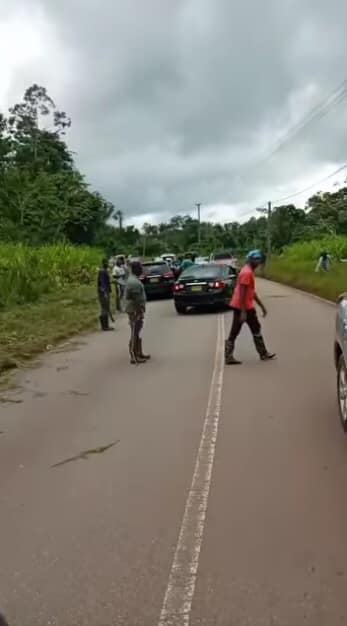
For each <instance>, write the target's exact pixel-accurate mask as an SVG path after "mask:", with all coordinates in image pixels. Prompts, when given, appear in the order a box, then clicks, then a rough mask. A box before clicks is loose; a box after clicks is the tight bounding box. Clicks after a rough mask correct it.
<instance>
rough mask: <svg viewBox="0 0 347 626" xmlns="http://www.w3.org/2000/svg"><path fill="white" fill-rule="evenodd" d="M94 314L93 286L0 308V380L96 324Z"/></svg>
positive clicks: (95, 304)
mask: <svg viewBox="0 0 347 626" xmlns="http://www.w3.org/2000/svg"><path fill="white" fill-rule="evenodd" d="M97 317H98V303H97V297H96V290H95V286H94V285H93V286H90V285H86V286H75V287H71V286H70V287H66V288H65V289H61V290H59V289H58V290H56V291H54V292H51V293H49V294H46V295H45V296H44V297H42V298H41V299H40V300H39V301H38V302H36V303H33V304H27V303H26V304H23V305H15V306H12V307H10V308H8V309H6V310H4V311H0V381H3V380H4V378H6V374H7V373H8V372H10V370H12V369H14V368H17V367H19V366H21V365H23V364H25V362H26V361H28V360H30V359H31V358H33V357H34V356H36V355H38V354H40V353H42V352H45V351H47V350H50V349H51V348H52V347H54V346H55V345H57V344H58V343H59V342H61V341H63V340H64V339H67V338H69V337H71V336H73V335H77V334H78V333H80V332H82V331H85V330H90V329H92V328H93V327H96V323H97Z"/></svg>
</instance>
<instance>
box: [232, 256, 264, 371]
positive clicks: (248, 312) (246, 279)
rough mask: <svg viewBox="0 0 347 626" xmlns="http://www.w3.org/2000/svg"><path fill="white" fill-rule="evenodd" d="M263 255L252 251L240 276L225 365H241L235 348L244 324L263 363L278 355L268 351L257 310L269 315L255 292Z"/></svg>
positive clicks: (234, 300)
mask: <svg viewBox="0 0 347 626" xmlns="http://www.w3.org/2000/svg"><path fill="white" fill-rule="evenodd" d="M262 260H263V255H262V253H261V251H260V250H252V251H251V252H249V254H248V255H247V263H246V265H245V266H244V267H243V268H242V270H241V271H240V273H239V275H238V279H237V285H236V287H235V291H234V294H233V297H232V299H231V302H230V306H231V308H232V309H233V311H234V318H233V323H232V325H231V329H230V334H229V338H228V339H227V340H226V342H225V363H226V365H240V364H241V361H238V360H237V359H235V357H234V347H235V341H236V338H237V336H238V335H239V333H240V330H241V328H242V325H243V324H244V322H246V323H247V324H248V327H249V329H250V331H251V333H252V336H253V341H254V345H255V347H256V350H257V352H258V354H259V356H260V358H261V360H262V361H269V360H270V359H273V358H274V357H275V356H276V355H275V354H273V353H270V352H268V351H267V349H266V346H265V343H264V339H263V335H262V332H261V325H260V322H259V320H258V316H257V312H256V310H255V303H257V304H258V306H259V307H260V308H261V310H262V313H263V317H265V316H266V315H267V311H266V308H265V306H264V305H263V303H262V301H261V300H260V298H259V297H258V296H257V293H256V291H255V279H254V272H255V270H256V268H257V267H258V266H259V265H260V264H261V263H262Z"/></svg>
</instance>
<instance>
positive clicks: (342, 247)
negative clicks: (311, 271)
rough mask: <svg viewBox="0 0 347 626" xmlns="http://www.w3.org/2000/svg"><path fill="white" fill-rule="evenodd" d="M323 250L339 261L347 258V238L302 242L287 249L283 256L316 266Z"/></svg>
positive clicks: (338, 237) (339, 237) (330, 237)
mask: <svg viewBox="0 0 347 626" xmlns="http://www.w3.org/2000/svg"><path fill="white" fill-rule="evenodd" d="M323 250H326V251H327V252H329V254H330V255H331V256H332V257H335V259H337V260H339V259H344V258H347V237H343V236H341V235H340V236H336V237H332V236H326V237H322V238H320V239H312V240H311V241H301V242H298V243H296V244H294V245H292V246H289V247H288V248H286V249H285V250H284V252H283V256H284V258H286V259H289V260H291V261H293V262H295V261H311V265H314V263H315V262H316V263H317V260H318V258H319V256H320V254H321V252H322V251H323Z"/></svg>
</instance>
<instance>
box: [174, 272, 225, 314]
mask: <svg viewBox="0 0 347 626" xmlns="http://www.w3.org/2000/svg"><path fill="white" fill-rule="evenodd" d="M235 283H236V271H235V269H234V268H232V267H229V266H227V265H219V264H217V263H207V264H206V265H192V266H191V267H189V268H187V269H186V270H185V271H184V272H183V273H182V274H181V275H180V277H179V279H178V281H177V282H176V283H175V286H174V300H175V307H176V311H177V313H179V314H183V313H186V312H187V309H188V308H190V307H203V306H209V307H211V306H212V307H217V306H219V307H223V306H227V305H228V304H229V300H230V298H231V296H232V293H233V290H234V286H235Z"/></svg>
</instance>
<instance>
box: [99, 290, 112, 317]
mask: <svg viewBox="0 0 347 626" xmlns="http://www.w3.org/2000/svg"><path fill="white" fill-rule="evenodd" d="M98 296H99V302H100V309H101V310H100V315H101V316H102V317H105V318H106V317H107V319H108V316H109V312H110V296H109V294H107V293H104V292H103V291H99V293H98Z"/></svg>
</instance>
